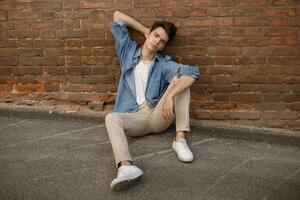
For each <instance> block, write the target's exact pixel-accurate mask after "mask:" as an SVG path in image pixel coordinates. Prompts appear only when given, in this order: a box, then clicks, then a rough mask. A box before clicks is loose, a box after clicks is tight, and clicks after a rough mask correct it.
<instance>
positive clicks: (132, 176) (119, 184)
mask: <svg viewBox="0 0 300 200" xmlns="http://www.w3.org/2000/svg"><path fill="white" fill-rule="evenodd" d="M142 175H143V171H142V170H140V169H139V168H138V167H136V166H134V165H130V166H127V165H122V166H121V167H119V168H118V175H117V178H115V179H114V180H113V181H112V182H111V184H110V187H111V188H112V189H113V190H115V191H118V190H122V189H124V188H126V187H128V186H130V185H132V184H133V183H134V182H135V181H137V180H138V179H139V178H140V177H141V176H142Z"/></svg>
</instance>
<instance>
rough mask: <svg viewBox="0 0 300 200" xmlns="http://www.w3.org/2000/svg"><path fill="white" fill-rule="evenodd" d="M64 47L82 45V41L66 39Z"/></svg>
mask: <svg viewBox="0 0 300 200" xmlns="http://www.w3.org/2000/svg"><path fill="white" fill-rule="evenodd" d="M66 47H78V48H79V47H82V41H81V40H79V39H78V40H71V39H70V40H67V41H66Z"/></svg>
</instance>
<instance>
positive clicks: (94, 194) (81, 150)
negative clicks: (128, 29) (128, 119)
mask: <svg viewBox="0 0 300 200" xmlns="http://www.w3.org/2000/svg"><path fill="white" fill-rule="evenodd" d="M173 136H174V127H171V128H170V129H168V130H167V131H165V132H164V133H162V134H154V135H148V136H145V137H139V138H129V146H130V150H131V153H132V156H133V158H134V161H135V164H136V165H138V166H139V167H140V168H141V169H142V170H143V171H144V176H143V178H142V179H141V181H139V182H138V184H136V185H134V186H133V187H131V188H128V189H126V190H124V191H120V192H113V191H111V189H110V187H109V185H110V182H111V180H112V179H113V178H114V177H115V175H116V171H115V169H114V160H113V154H112V149H111V146H110V143H109V140H108V136H107V132H106V129H105V125H104V122H103V119H101V118H95V117H82V116H74V115H67V114H56V113H52V114H47V113H45V112H28V111H24V112H23V111H15V110H3V109H2V110H1V109H0V164H1V165H0V199H1V200H4V199H11V200H17V199H22V200H25V199H32V200H35V199H38V200H42V199H55V200H57V199H63V200H66V199H72V200H74V199H84V200H85V199H87V200H88V199H92V200H93V199H95V200H96V199H130V200H133V199H138V200H143V199H147V200H149V199H163V200H169V199H170V200H171V199H172V200H174V199H180V200H181V199H191V200H199V199H216V200H225V199H230V200H231V199H238V200H243V199H249V200H250V199H251V200H252V199H261V200H266V199H271V200H274V199H285V200H288V199H295V200H296V199H298V200H299V199H300V138H297V137H291V136H278V135H272V134H271V133H268V132H266V131H265V132H259V131H253V130H238V129H224V128H216V127H214V128H211V127H193V128H192V134H190V135H189V137H188V141H189V143H190V147H191V149H192V151H193V152H194V156H195V160H194V162H193V163H189V164H186V163H182V162H180V161H178V160H177V158H176V156H175V153H174V152H173V151H172V150H171V141H172V138H173Z"/></svg>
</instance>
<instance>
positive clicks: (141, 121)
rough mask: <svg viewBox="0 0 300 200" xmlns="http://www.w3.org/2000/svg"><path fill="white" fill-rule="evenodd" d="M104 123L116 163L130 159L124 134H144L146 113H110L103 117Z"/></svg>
mask: <svg viewBox="0 0 300 200" xmlns="http://www.w3.org/2000/svg"><path fill="white" fill-rule="evenodd" d="M105 125H106V128H107V132H108V136H109V139H110V142H111V145H112V149H113V153H114V156H115V161H116V165H118V163H120V162H121V161H132V158H131V155H130V153H129V148H128V143H127V138H126V136H141V135H145V134H146V133H145V129H146V125H147V117H146V115H143V114H140V113H110V114H108V115H107V116H106V117H105Z"/></svg>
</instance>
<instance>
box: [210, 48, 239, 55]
mask: <svg viewBox="0 0 300 200" xmlns="http://www.w3.org/2000/svg"><path fill="white" fill-rule="evenodd" d="M207 53H208V54H209V55H218V56H234V55H236V54H237V53H238V48H235V47H208V48H207Z"/></svg>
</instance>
